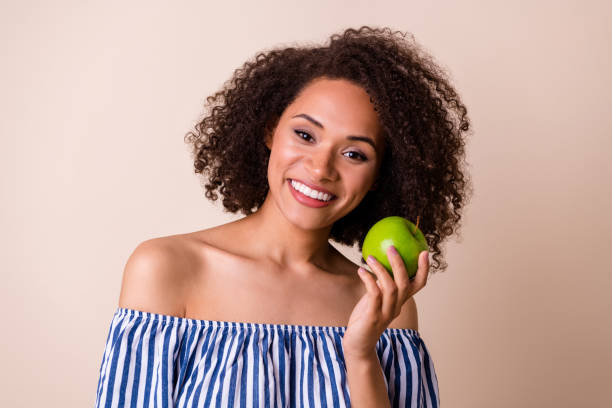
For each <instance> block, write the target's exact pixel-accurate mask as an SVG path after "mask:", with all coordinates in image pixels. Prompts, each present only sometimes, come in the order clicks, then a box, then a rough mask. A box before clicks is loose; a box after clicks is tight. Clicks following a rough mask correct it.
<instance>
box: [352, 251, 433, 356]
mask: <svg viewBox="0 0 612 408" xmlns="http://www.w3.org/2000/svg"><path fill="white" fill-rule="evenodd" d="M387 257H388V259H389V263H390V264H391V269H392V270H393V277H392V276H391V275H390V274H389V272H388V271H387V270H386V269H385V267H384V266H383V265H382V264H381V263H380V262H378V260H376V258H374V257H371V259H370V258H369V259H367V260H366V262H367V264H368V265H369V266H370V268H372V270H373V271H374V274H375V275H376V276H377V277H378V280H375V279H374V276H373V274H371V273H370V272H368V271H367V270H365V269H364V268H359V270H358V273H359V277H360V278H361V280H363V282H364V284H365V286H366V289H367V292H366V293H365V295H363V297H362V298H361V299H360V300H359V302H358V303H357V305H355V308H354V309H353V312H352V313H351V317H350V318H349V322H348V326H347V328H346V331H345V332H344V336H343V338H342V346H343V349H344V353H345V355H346V354H348V355H351V356H355V357H357V358H367V357H368V356H371V355H372V352H373V351H374V350H375V347H376V343H377V342H378V340H379V339H380V336H381V335H382V334H383V332H384V331H385V329H386V328H387V327H388V326H389V324H390V323H391V322H392V321H393V319H395V318H396V317H397V316H399V314H400V311H401V309H402V306H403V305H404V303H405V302H406V301H407V300H408V299H409V298H410V297H412V295H414V294H415V293H417V292H418V291H419V290H421V289H422V288H423V287H424V286H425V284H426V283H427V275H428V272H429V252H428V251H421V253H420V254H419V260H418V269H417V273H416V275H415V276H414V277H413V278H412V279H409V278H408V272H407V271H406V267H405V266H404V261H403V260H402V258H401V256H400V255H399V253H397V251H396V250H395V248H394V247H393V246H390V247H389V248H388V249H387Z"/></svg>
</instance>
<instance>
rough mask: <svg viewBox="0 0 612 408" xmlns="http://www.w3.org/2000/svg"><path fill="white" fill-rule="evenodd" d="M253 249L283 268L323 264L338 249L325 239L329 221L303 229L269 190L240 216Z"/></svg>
mask: <svg viewBox="0 0 612 408" xmlns="http://www.w3.org/2000/svg"><path fill="white" fill-rule="evenodd" d="M241 222H242V223H244V224H245V226H246V228H245V230H246V231H248V236H249V238H250V239H249V242H250V245H251V246H253V250H254V252H255V253H258V254H261V255H262V256H263V257H265V258H267V259H268V260H270V261H272V262H274V263H276V264H277V265H279V266H281V267H282V268H283V269H286V270H305V269H304V268H305V267H306V268H307V267H309V266H310V267H311V266H312V265H315V266H318V267H323V266H324V265H327V264H329V263H330V261H331V257H332V255H333V254H334V253H335V252H337V251H336V250H335V248H333V247H332V245H331V244H330V243H329V242H328V239H329V234H330V231H331V225H330V226H326V227H322V228H315V229H306V228H303V227H300V226H298V225H296V224H294V223H292V222H291V221H290V220H289V219H287V217H286V216H285V215H284V214H283V213H282V212H281V211H280V210H279V208H278V207H277V205H276V204H275V203H274V202H273V199H272V197H271V195H270V194H268V196H267V197H266V199H265V201H264V203H263V204H262V206H261V207H260V208H259V209H258V210H257V211H256V212H255V213H253V214H251V215H249V216H248V217H246V218H243V219H242V220H241Z"/></svg>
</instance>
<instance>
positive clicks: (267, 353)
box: [95, 308, 440, 408]
mask: <svg viewBox="0 0 612 408" xmlns="http://www.w3.org/2000/svg"><path fill="white" fill-rule="evenodd" d="M345 330H346V326H344V327H342V326H302V325H284V324H266V323H240V322H224V321H215V320H196V319H189V318H183V317H178V316H168V315H163V314H156V313H149V312H143V311H138V310H133V309H126V308H118V309H117V311H116V312H115V314H114V317H113V319H112V322H111V324H110V331H109V333H108V338H107V340H106V347H105V349H104V355H103V357H102V364H101V367H100V376H99V380H98V388H97V393H96V405H95V406H96V407H181V408H183V407H206V408H208V407H262V408H263V407H277V408H281V407H282V408H289V407H290V408H293V407H334V408H336V407H342V408H344V407H350V406H351V403H350V398H349V396H350V394H349V388H348V382H347V379H346V367H345V365H344V355H343V353H342V343H341V341H342V336H343V335H344V332H345ZM376 353H377V355H378V358H379V360H380V362H381V368H382V371H383V373H384V379H385V384H386V385H387V389H388V395H389V401H390V402H391V406H392V407H436V408H437V407H438V406H439V405H440V399H439V394H438V382H437V378H436V374H435V370H434V365H433V362H432V360H431V358H430V356H429V352H428V351H427V348H426V347H425V343H424V342H423V340H422V339H421V337H420V335H419V333H418V332H417V331H416V330H413V329H397V328H387V329H386V330H385V331H384V333H383V334H382V335H381V337H380V340H379V341H378V343H377V344H376Z"/></svg>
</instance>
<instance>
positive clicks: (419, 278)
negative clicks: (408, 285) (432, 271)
mask: <svg viewBox="0 0 612 408" xmlns="http://www.w3.org/2000/svg"><path fill="white" fill-rule="evenodd" d="M418 264H419V267H418V269H417V273H416V275H415V276H414V278H413V279H414V281H413V285H414V286H415V287H416V290H415V293H416V292H418V291H419V290H420V289H421V288H422V287H423V286H425V284H426V283H427V276H428V275H429V252H428V251H421V253H420V254H419V262H418Z"/></svg>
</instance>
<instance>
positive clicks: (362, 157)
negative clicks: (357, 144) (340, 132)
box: [347, 150, 368, 161]
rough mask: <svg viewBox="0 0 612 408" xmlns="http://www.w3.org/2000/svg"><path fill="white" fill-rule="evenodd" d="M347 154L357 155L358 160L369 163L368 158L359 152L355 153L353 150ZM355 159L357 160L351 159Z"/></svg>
mask: <svg viewBox="0 0 612 408" xmlns="http://www.w3.org/2000/svg"><path fill="white" fill-rule="evenodd" d="M347 153H355V154H356V155H357V157H358V160H361V161H368V158H367V157H365V156H364V155H363V154H361V153H359V152H355V151H353V150H351V151H350V152H347ZM353 158H355V157H351V159H353Z"/></svg>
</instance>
